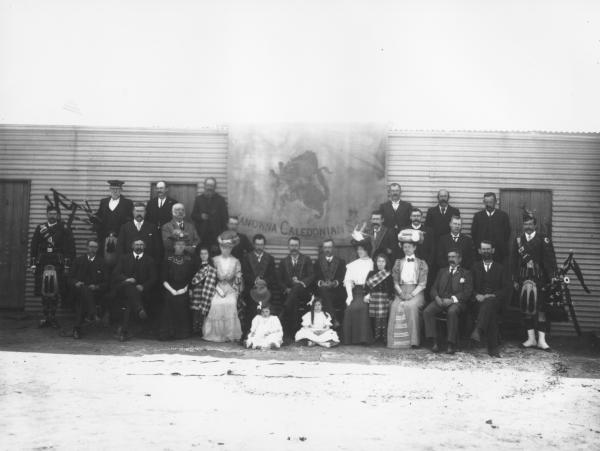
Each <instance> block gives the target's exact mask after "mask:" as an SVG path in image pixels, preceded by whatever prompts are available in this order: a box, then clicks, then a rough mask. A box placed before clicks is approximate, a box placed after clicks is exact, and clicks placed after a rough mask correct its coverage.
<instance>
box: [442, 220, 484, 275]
mask: <svg viewBox="0 0 600 451" xmlns="http://www.w3.org/2000/svg"><path fill="white" fill-rule="evenodd" d="M456 247H457V248H458V249H460V252H461V254H462V266H463V268H466V269H469V270H470V269H471V267H472V266H473V261H474V260H475V245H474V244H473V240H472V239H471V237H470V236H469V235H466V234H464V233H462V219H461V218H460V217H458V216H453V217H452V219H451V220H450V233H448V234H446V235H444V236H442V237H440V239H439V244H438V247H437V260H436V267H437V268H438V269H439V268H443V267H444V266H446V265H447V264H448V251H449V250H450V249H452V248H456ZM436 274H437V270H436Z"/></svg>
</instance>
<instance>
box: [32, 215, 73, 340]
mask: <svg viewBox="0 0 600 451" xmlns="http://www.w3.org/2000/svg"><path fill="white" fill-rule="evenodd" d="M46 218H47V221H46V222H45V223H43V224H40V225H38V226H37V227H36V228H35V232H34V233H33V237H32V238H31V267H30V269H31V271H32V272H33V273H34V277H35V285H34V293H35V295H36V296H41V298H42V309H43V313H44V318H43V319H42V320H40V324H39V326H40V327H54V328H58V327H59V325H58V322H57V320H56V309H57V308H58V302H59V300H60V299H61V298H62V296H64V295H65V291H66V284H65V272H67V271H68V269H69V267H70V265H71V262H72V261H73V258H74V257H75V241H74V239H73V234H72V233H71V229H69V227H68V226H67V225H66V224H65V223H64V222H63V221H60V220H59V214H58V209H57V208H56V207H54V206H51V205H49V206H48V207H47V208H46Z"/></svg>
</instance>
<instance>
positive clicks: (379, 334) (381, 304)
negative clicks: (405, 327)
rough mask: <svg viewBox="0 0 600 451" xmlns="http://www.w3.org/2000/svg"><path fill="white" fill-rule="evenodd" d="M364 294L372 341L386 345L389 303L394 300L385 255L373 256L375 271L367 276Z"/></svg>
mask: <svg viewBox="0 0 600 451" xmlns="http://www.w3.org/2000/svg"><path fill="white" fill-rule="evenodd" d="M365 293H366V296H365V301H367V302H368V303H369V318H371V325H372V326H373V341H374V342H378V341H381V342H382V343H383V344H386V341H387V323H388V314H389V310H390V302H391V301H392V300H393V299H394V280H393V278H392V272H391V271H390V262H389V260H388V257H387V255H386V254H384V253H381V254H377V255H376V256H375V269H374V270H373V271H370V272H369V274H368V275H367V280H366V282H365Z"/></svg>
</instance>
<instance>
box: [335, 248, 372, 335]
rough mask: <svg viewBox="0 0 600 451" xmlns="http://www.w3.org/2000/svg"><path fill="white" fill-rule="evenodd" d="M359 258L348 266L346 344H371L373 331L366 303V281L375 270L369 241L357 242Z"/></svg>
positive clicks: (345, 317) (344, 327) (345, 284)
mask: <svg viewBox="0 0 600 451" xmlns="http://www.w3.org/2000/svg"><path fill="white" fill-rule="evenodd" d="M354 246H355V247H356V254H357V256H358V258H357V259H356V260H354V261H353V262H351V263H348V264H347V265H346V276H345V277H344V286H345V287H346V293H347V294H348V297H347V299H346V305H347V306H348V307H346V312H345V313H344V323H343V328H342V330H343V334H344V344H346V345H351V344H371V342H372V341H373V331H372V330H371V323H370V321H369V305H368V304H367V303H365V301H364V297H365V281H366V280H367V275H368V274H369V272H371V271H372V270H373V260H371V258H370V257H369V253H370V252H371V243H370V242H369V241H367V240H363V241H359V242H355V243H354Z"/></svg>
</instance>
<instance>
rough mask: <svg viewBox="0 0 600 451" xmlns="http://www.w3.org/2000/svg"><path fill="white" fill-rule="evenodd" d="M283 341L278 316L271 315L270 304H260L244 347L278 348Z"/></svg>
mask: <svg viewBox="0 0 600 451" xmlns="http://www.w3.org/2000/svg"><path fill="white" fill-rule="evenodd" d="M282 342H283V329H282V328H281V323H280V322H279V318H278V317H276V316H274V315H271V306H270V305H269V304H268V303H267V302H265V303H262V304H261V307H260V313H259V314H258V315H256V316H255V317H254V319H253V320H252V326H251V327H250V333H249V334H248V339H247V340H246V347H247V348H252V349H274V348H280V347H281V343H282Z"/></svg>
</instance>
